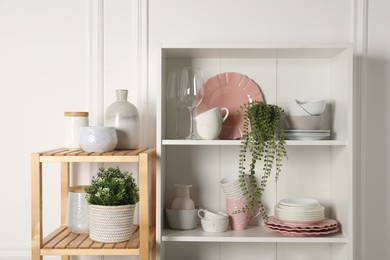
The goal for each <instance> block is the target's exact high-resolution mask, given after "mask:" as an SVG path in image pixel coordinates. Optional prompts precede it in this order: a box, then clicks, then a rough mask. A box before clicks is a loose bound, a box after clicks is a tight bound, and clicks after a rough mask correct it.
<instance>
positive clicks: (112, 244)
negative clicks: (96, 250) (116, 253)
mask: <svg viewBox="0 0 390 260" xmlns="http://www.w3.org/2000/svg"><path fill="white" fill-rule="evenodd" d="M114 245H115V243H104V245H103V248H104V249H110V248H114Z"/></svg>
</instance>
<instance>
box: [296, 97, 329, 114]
mask: <svg viewBox="0 0 390 260" xmlns="http://www.w3.org/2000/svg"><path fill="white" fill-rule="evenodd" d="M295 101H296V102H297V104H298V105H299V106H300V107H301V108H302V109H303V110H305V111H306V112H307V113H308V114H309V115H312V116H316V115H320V114H321V113H323V112H324V111H325V107H326V101H325V99H318V100H308V101H299V100H295Z"/></svg>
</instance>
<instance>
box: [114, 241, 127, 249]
mask: <svg viewBox="0 0 390 260" xmlns="http://www.w3.org/2000/svg"><path fill="white" fill-rule="evenodd" d="M128 242H129V241H123V242H118V243H115V245H114V249H124V248H126V245H127V243H128Z"/></svg>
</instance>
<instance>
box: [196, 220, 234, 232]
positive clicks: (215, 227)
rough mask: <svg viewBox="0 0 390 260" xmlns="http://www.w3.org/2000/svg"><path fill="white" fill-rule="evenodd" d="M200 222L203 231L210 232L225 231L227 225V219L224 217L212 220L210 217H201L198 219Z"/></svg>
mask: <svg viewBox="0 0 390 260" xmlns="http://www.w3.org/2000/svg"><path fill="white" fill-rule="evenodd" d="M200 223H201V225H202V228H203V230H204V231H206V232H212V233H220V232H225V231H226V229H227V227H228V225H229V219H228V218H226V219H218V220H212V219H205V218H202V219H201V220H200Z"/></svg>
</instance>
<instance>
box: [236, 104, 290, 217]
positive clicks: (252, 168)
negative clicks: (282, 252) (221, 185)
mask: <svg viewBox="0 0 390 260" xmlns="http://www.w3.org/2000/svg"><path fill="white" fill-rule="evenodd" d="M241 110H242V112H243V113H244V124H243V139H242V141H241V144H240V152H239V181H240V187H241V190H242V193H243V195H244V198H245V199H246V200H247V205H246V207H245V208H244V209H243V211H246V210H247V211H250V212H255V211H258V210H259V211H260V213H261V215H262V217H263V219H265V220H266V219H267V218H268V215H267V211H266V209H265V207H264V205H263V204H262V202H261V198H262V195H263V193H264V191H265V188H266V186H267V181H268V179H269V177H270V176H271V173H272V168H273V165H275V180H276V181H277V180H278V177H279V174H280V172H281V169H282V159H283V157H286V156H287V152H286V149H285V141H284V135H283V126H282V119H283V116H284V110H283V109H282V108H281V107H279V106H277V105H273V104H266V103H264V102H260V101H253V102H249V103H246V104H244V105H243V106H241ZM248 155H250V159H249V160H248V162H246V161H247V157H248ZM260 161H262V163H263V168H262V170H263V173H262V176H261V179H260V183H258V182H257V179H256V166H257V165H258V163H259V162H260ZM248 164H249V169H248V171H247V168H246V167H248Z"/></svg>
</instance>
